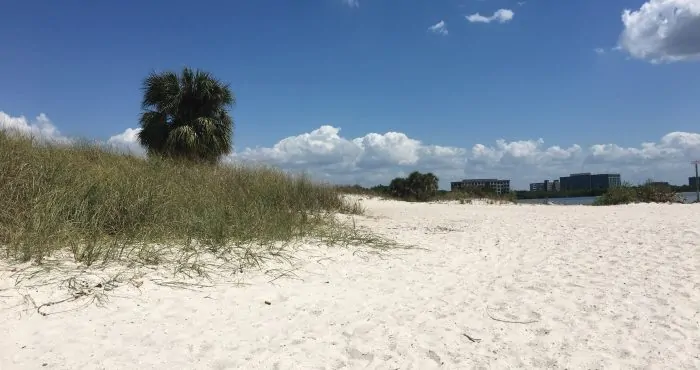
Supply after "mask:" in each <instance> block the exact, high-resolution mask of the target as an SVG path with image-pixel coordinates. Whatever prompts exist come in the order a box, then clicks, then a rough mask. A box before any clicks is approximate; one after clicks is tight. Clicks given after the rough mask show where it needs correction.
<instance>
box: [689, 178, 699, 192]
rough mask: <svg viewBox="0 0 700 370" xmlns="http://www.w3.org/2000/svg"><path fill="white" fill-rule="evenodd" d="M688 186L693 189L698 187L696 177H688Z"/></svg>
mask: <svg viewBox="0 0 700 370" xmlns="http://www.w3.org/2000/svg"><path fill="white" fill-rule="evenodd" d="M688 186H690V187H691V188H693V189H695V188H697V186H698V177H688Z"/></svg>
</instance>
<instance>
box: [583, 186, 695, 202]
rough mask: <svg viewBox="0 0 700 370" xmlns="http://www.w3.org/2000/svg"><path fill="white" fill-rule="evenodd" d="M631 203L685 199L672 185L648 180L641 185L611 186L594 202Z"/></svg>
mask: <svg viewBox="0 0 700 370" xmlns="http://www.w3.org/2000/svg"><path fill="white" fill-rule="evenodd" d="M629 203H683V199H682V198H681V196H680V195H679V194H678V193H676V192H675V191H673V189H671V187H670V186H666V185H661V184H655V183H652V182H651V181H647V182H646V183H644V184H642V185H639V186H632V185H631V184H629V183H625V184H622V185H621V186H618V187H614V188H611V189H609V190H608V191H607V192H606V193H605V194H603V195H601V196H600V197H599V198H598V199H596V201H595V202H594V203H593V204H594V205H598V206H603V205H605V206H610V205H618V204H629Z"/></svg>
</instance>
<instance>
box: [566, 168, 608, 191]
mask: <svg viewBox="0 0 700 370" xmlns="http://www.w3.org/2000/svg"><path fill="white" fill-rule="evenodd" d="M559 181H560V185H561V190H566V191H577V190H580V191H590V190H605V189H609V188H614V187H617V186H620V185H622V181H621V179H620V174H618V173H599V174H595V175H594V174H591V173H590V172H584V173H572V174H571V175H569V176H565V177H560V178H559Z"/></svg>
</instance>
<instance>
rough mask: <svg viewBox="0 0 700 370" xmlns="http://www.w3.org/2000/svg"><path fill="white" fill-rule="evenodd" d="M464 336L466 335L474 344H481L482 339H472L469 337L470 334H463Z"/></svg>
mask: <svg viewBox="0 0 700 370" xmlns="http://www.w3.org/2000/svg"><path fill="white" fill-rule="evenodd" d="M462 335H464V336H465V337H467V339H469V340H470V341H472V342H474V343H479V342H481V339H479V338H472V337H470V336H469V334H465V333H462Z"/></svg>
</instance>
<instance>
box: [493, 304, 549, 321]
mask: <svg viewBox="0 0 700 370" xmlns="http://www.w3.org/2000/svg"><path fill="white" fill-rule="evenodd" d="M486 315H488V317H490V318H491V320H495V321H500V322H505V323H508V324H532V323H536V322H538V321H540V320H530V321H511V320H504V319H499V318H496V317H493V316H492V315H491V313H490V312H489V309H488V308H487V309H486Z"/></svg>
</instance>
